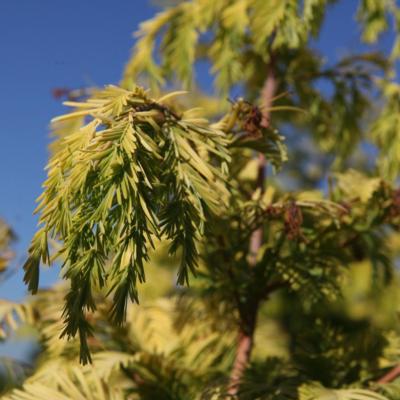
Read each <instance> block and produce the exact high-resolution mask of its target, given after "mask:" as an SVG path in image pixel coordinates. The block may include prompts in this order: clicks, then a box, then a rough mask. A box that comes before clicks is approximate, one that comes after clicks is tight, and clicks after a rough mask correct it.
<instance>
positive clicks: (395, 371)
mask: <svg viewBox="0 0 400 400" xmlns="http://www.w3.org/2000/svg"><path fill="white" fill-rule="evenodd" d="M398 376H400V364H398V365H396V366H395V367H393V368H392V369H391V370H390V371H389V372H387V373H386V374H385V375H383V376H382V378H380V379H379V380H378V381H377V383H379V384H384V383H390V382H393V381H394V380H395V379H396V378H397V377H398Z"/></svg>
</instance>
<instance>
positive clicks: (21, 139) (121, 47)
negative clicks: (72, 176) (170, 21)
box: [0, 0, 391, 300]
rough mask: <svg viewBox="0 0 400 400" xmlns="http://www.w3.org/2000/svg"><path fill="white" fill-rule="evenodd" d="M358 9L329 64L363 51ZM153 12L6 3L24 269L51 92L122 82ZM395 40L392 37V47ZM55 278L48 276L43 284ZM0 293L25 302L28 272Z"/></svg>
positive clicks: (132, 1) (1, 95)
mask: <svg viewBox="0 0 400 400" xmlns="http://www.w3.org/2000/svg"><path fill="white" fill-rule="evenodd" d="M216 1H218V0H216ZM266 1H267V0H266ZM357 3H358V1H357V0H342V1H341V2H339V4H338V5H335V6H334V7H332V11H331V12H330V13H328V18H327V23H326V25H325V28H324V31H323V32H322V35H321V37H320V39H319V40H318V42H317V43H316V47H317V48H319V49H320V50H321V52H322V53H323V54H324V55H326V57H327V58H328V59H330V60H331V61H334V60H336V59H337V58H338V56H340V55H341V54H343V53H348V52H351V51H354V52H355V51H359V50H360V47H359V44H358V43H359V41H358V38H359V32H358V31H357V27H356V25H355V22H354V19H353V18H354V14H355V10H356V5H357ZM155 11H156V8H155V7H154V6H152V5H151V4H150V2H149V1H147V0H114V1H110V0H68V1H66V0H64V1H61V0H0V51H1V52H0V138H1V140H0V216H1V217H3V218H4V219H5V220H6V221H7V222H8V223H10V224H11V225H12V227H13V228H14V230H15V232H16V233H17V235H18V237H19V241H18V243H17V245H16V250H17V252H18V260H17V265H18V266H20V265H21V261H22V260H23V258H24V254H25V252H26V249H27V247H28V245H29V240H30V238H31V236H32V234H33V233H34V230H35V224H36V217H34V216H33V215H32V211H33V209H34V206H35V203H34V202H35V199H36V197H37V196H38V195H39V194H40V189H41V183H42V181H43V180H44V178H45V174H44V171H43V168H44V166H45V164H46V160H47V149H46V147H47V144H48V143H49V135H48V123H49V121H50V119H51V118H52V117H54V116H56V115H57V114H60V113H63V112H64V109H63V106H62V105H61V104H60V102H59V101H56V100H55V99H53V98H52V95H51V90H52V89H53V88H55V87H71V88H78V87H82V86H88V85H90V86H92V85H104V84H107V83H117V82H118V80H119V78H120V76H121V72H122V68H123V65H124V63H125V62H126V61H127V59H128V57H129V54H130V49H131V47H132V45H133V43H134V41H133V38H132V35H131V34H132V32H133V31H134V30H136V28H137V26H138V24H139V23H140V22H141V21H143V20H144V19H147V18H150V17H151V16H152V15H153V14H154V12H155ZM390 41H391V38H390V35H386V37H385V38H384V41H383V42H384V46H385V47H386V48H388V46H389V43H390ZM202 77H203V74H202ZM202 79H203V78H202ZM204 79H205V81H203V82H202V83H203V85H207V84H208V80H207V78H204ZM56 274H57V271H56V270H55V271H53V272H46V273H45V274H44V279H43V280H42V285H46V284H49V282H51V281H53V280H54V279H55V276H57V275H56ZM0 291H1V295H0V296H1V297H5V298H10V299H13V300H16V299H21V298H22V297H23V296H24V295H25V294H26V290H25V287H24V285H23V284H22V273H21V272H18V273H16V274H15V275H14V276H13V277H12V278H11V279H9V280H7V281H6V282H5V283H3V284H2V285H1V288H0Z"/></svg>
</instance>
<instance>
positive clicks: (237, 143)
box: [0, 0, 400, 400]
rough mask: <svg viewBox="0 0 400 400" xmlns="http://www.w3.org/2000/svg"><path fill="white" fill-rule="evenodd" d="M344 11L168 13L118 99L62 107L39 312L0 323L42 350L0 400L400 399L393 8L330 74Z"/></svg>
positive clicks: (140, 35)
mask: <svg viewBox="0 0 400 400" xmlns="http://www.w3.org/2000/svg"><path fill="white" fill-rule="evenodd" d="M342 1H344V0H342ZM339 2H340V1H334V0H330V1H329V0H303V1H298V0H192V1H174V2H172V3H171V2H169V4H168V5H166V7H165V9H164V10H163V11H161V12H160V13H158V14H157V15H155V16H154V17H153V18H152V19H150V20H149V21H146V22H144V23H142V24H141V26H140V28H139V30H138V32H137V41H136V44H135V47H134V50H133V53H132V56H131V58H130V60H129V61H128V63H127V65H126V67H125V70H124V73H123V78H122V80H121V82H120V84H119V85H109V86H106V87H105V88H90V89H88V90H86V91H80V92H79V93H78V95H75V96H74V95H73V92H71V93H69V96H68V97H69V101H67V102H65V105H66V106H68V107H70V108H71V111H70V112H68V113H67V114H65V115H63V116H60V117H56V118H54V119H53V121H52V130H53V134H54V136H55V140H54V142H53V143H52V145H51V148H50V152H51V155H50V159H49V163H48V165H47V167H46V169H47V179H46V181H45V182H44V184H43V192H42V194H41V196H40V197H39V199H38V207H37V209H36V212H37V213H38V214H39V228H38V230H37V232H36V234H35V236H34V238H33V239H32V243H31V246H30V249H29V255H28V258H27V261H26V262H25V265H24V269H25V278H24V280H25V282H26V284H27V285H28V288H29V290H30V291H31V292H32V293H33V294H36V295H35V296H33V297H32V298H31V299H29V300H27V301H26V302H24V303H23V304H13V303H9V302H5V303H4V304H3V306H2V307H1V308H0V311H1V316H2V320H3V329H2V332H3V335H4V336H5V337H7V336H8V335H9V334H10V332H11V331H12V330H14V329H16V327H17V325H18V324H20V323H21V322H23V323H25V324H27V325H29V326H32V327H34V328H35V329H36V331H37V336H38V338H39V339H38V340H39V343H40V345H41V352H40V353H39V356H38V357H37V359H36V360H35V361H34V365H33V366H32V368H27V369H26V371H25V373H24V374H22V375H23V376H22V378H21V376H19V378H20V380H19V381H18V380H17V384H19V385H20V387H19V388H11V389H10V390H8V391H7V392H6V394H5V395H4V399H14V400H18V399H43V400H44V399H52V398H54V399H55V398H60V399H61V398H62V399H64V398H65V399H66V398H74V399H81V398H82V399H172V400H175V399H182V400H188V399H271V400H272V399H274V400H275V399H278V400H279V399H282V400H285V399H300V400H316V399H321V400H322V399H328V398H329V399H330V398H332V399H333V398H335V399H336V398H337V399H347V400H352V399H353V400H363V399H375V400H378V399H379V400H384V399H393V400H395V399H400V381H397V380H396V379H397V377H398V376H399V375H400V367H399V366H398V365H400V357H399V354H400V352H399V349H400V335H399V329H400V324H399V321H398V314H397V312H398V307H399V300H400V299H399V297H398V296H399V295H398V293H397V292H398V287H399V278H398V276H397V275H398V273H397V271H396V261H397V258H398V255H399V250H400V240H399V239H400V235H399V227H400V190H399V189H397V187H396V181H397V179H398V173H399V170H400V113H399V112H400V85H399V84H398V83H397V77H396V72H395V66H396V62H397V60H398V58H399V57H400V33H399V30H400V8H399V7H398V6H397V5H396V2H395V1H394V0H360V1H359V5H358V11H357V15H356V16H355V18H356V22H355V23H358V24H359V28H360V41H362V42H363V46H362V47H360V48H362V49H366V50H365V51H363V52H360V53H358V54H348V55H346V56H343V58H342V59H340V60H339V61H338V62H336V63H333V62H329V60H328V62H327V61H326V60H324V58H323V57H322V56H321V55H320V54H319V53H318V52H317V51H316V50H315V46H314V45H313V39H315V38H318V35H319V33H320V31H321V28H322V26H323V24H324V19H325V17H326V14H327V15H328V16H329V12H330V10H331V7H334V6H335V4H334V3H339ZM138 6H139V5H136V4H135V5H134V6H133V7H138ZM338 29H340V27H338ZM386 31H389V32H391V36H392V37H393V38H394V42H393V46H392V50H391V52H390V54H384V53H382V52H379V51H377V49H379V44H380V41H379V40H380V37H381V35H382V34H383V33H384V32H386ZM199 61H202V62H203V65H204V62H205V63H207V64H208V65H209V66H210V71H211V75H212V76H213V77H214V86H213V87H214V89H215V90H214V91H213V94H211V95H210V94H205V93H203V92H202V91H201V90H200V89H199V84H198V82H197V80H196V71H198V68H199V63H198V62H199ZM324 87H325V88H326V87H329V90H326V89H325V90H323V88H324ZM145 88H150V89H149V90H147V89H145ZM183 90H185V91H183ZM229 96H231V98H229ZM371 148H373V149H374V151H373V152H372V151H371ZM373 153H374V156H372V154H373ZM375 153H376V154H377V156H375ZM0 240H1V239H0ZM1 243H2V242H1V241H0V245H1ZM1 251H2V250H1V248H0V263H1V262H2V261H1V260H2V258H1V254H2V253H1ZM42 263H44V264H48V265H50V264H53V263H59V264H61V275H62V277H63V279H64V281H65V282H64V283H60V284H58V285H56V286H55V287H54V288H52V289H49V290H40V289H39V282H40V279H39V271H40V265H41V264H42ZM0 265H2V264H0ZM172 277H174V278H172ZM79 361H80V362H79ZM20 375H21V374H20ZM21 379H22V380H21Z"/></svg>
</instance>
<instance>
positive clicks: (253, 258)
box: [228, 55, 277, 398]
mask: <svg viewBox="0 0 400 400" xmlns="http://www.w3.org/2000/svg"><path fill="white" fill-rule="evenodd" d="M276 86H277V84H276V76H275V65H274V58H273V56H272V55H271V62H270V64H269V65H268V71H267V77H266V80H265V83H264V87H263V89H262V91H261V98H262V110H263V119H262V126H263V127H265V128H266V127H268V126H269V117H270V108H271V104H272V101H273V98H274V95H275V91H276ZM266 166H267V161H266V159H265V156H264V155H263V154H260V155H259V156H258V176H257V189H256V190H260V191H261V193H263V192H264V190H265V178H266V171H265V170H266ZM262 242H263V229H262V227H261V226H260V227H259V228H257V229H256V230H255V231H254V232H253V233H252V235H251V237H250V246H249V253H250V254H249V266H250V268H251V269H253V268H254V267H255V265H256V263H257V255H258V252H259V250H260V248H261V246H262ZM260 300H261V299H259V297H258V295H256V294H255V295H254V296H253V298H251V299H249V300H248V301H247V303H246V304H245V305H244V306H243V308H242V309H241V310H239V314H240V325H239V332H238V342H237V348H236V355H235V360H234V363H233V367H232V371H231V375H230V379H229V384H228V395H229V396H230V397H232V398H235V397H236V396H237V393H238V390H239V386H240V382H241V380H242V378H243V374H244V372H245V369H246V367H247V365H248V363H249V361H250V357H251V351H252V348H253V345H254V331H255V327H256V323H257V314H258V308H259V303H260Z"/></svg>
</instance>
